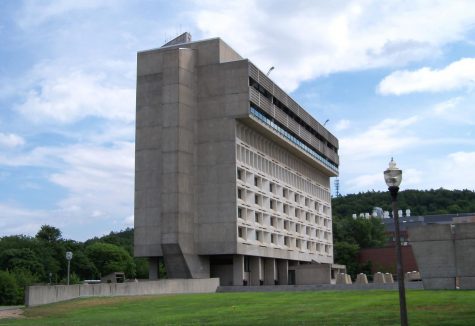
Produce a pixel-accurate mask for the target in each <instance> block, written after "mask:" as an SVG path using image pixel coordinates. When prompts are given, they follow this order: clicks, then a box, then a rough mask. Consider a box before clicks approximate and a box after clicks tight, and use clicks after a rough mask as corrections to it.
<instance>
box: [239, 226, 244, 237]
mask: <svg viewBox="0 0 475 326" xmlns="http://www.w3.org/2000/svg"><path fill="white" fill-rule="evenodd" d="M242 235H243V230H242V228H238V236H239V237H240V238H242V237H243V236H242Z"/></svg>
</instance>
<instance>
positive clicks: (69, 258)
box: [66, 251, 73, 285]
mask: <svg viewBox="0 0 475 326" xmlns="http://www.w3.org/2000/svg"><path fill="white" fill-rule="evenodd" d="M71 259H73V253H72V252H71V251H66V260H67V261H68V285H69V270H70V266H71Z"/></svg>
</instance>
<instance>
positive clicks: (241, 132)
mask: <svg viewBox="0 0 475 326" xmlns="http://www.w3.org/2000/svg"><path fill="white" fill-rule="evenodd" d="M236 137H237V138H238V139H239V140H240V141H241V142H243V143H244V144H247V145H249V146H251V147H252V148H253V149H255V150H256V151H257V152H258V153H260V154H262V156H264V157H267V158H270V159H271V160H275V161H277V162H279V164H281V165H283V166H285V167H288V168H289V169H291V170H292V171H294V172H295V173H297V174H298V175H301V176H303V177H304V178H307V179H308V180H311V181H313V182H315V183H316V184H318V185H320V186H323V187H325V188H329V187H330V183H329V181H330V180H329V178H328V177H327V176H326V175H324V174H323V173H322V172H320V171H318V170H317V169H315V168H314V167H312V166H310V165H309V164H308V163H306V162H304V161H302V160H301V159H299V158H297V157H295V155H293V154H291V153H289V152H288V151H287V150H286V149H284V148H282V147H281V146H279V145H277V144H276V143H274V142H273V141H271V140H269V139H267V138H266V137H263V136H261V135H260V134H259V133H257V132H255V131H254V130H253V129H251V128H249V127H247V126H245V125H244V124H242V123H240V122H238V123H237V125H236Z"/></svg>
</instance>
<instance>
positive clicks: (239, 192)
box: [237, 189, 242, 198]
mask: <svg viewBox="0 0 475 326" xmlns="http://www.w3.org/2000/svg"><path fill="white" fill-rule="evenodd" d="M237 196H238V198H242V190H241V189H238V193H237Z"/></svg>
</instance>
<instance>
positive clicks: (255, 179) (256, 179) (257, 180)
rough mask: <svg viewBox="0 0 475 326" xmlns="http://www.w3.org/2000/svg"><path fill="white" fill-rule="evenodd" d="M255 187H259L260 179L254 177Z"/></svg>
mask: <svg viewBox="0 0 475 326" xmlns="http://www.w3.org/2000/svg"><path fill="white" fill-rule="evenodd" d="M254 186H256V187H259V178H258V177H254Z"/></svg>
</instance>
